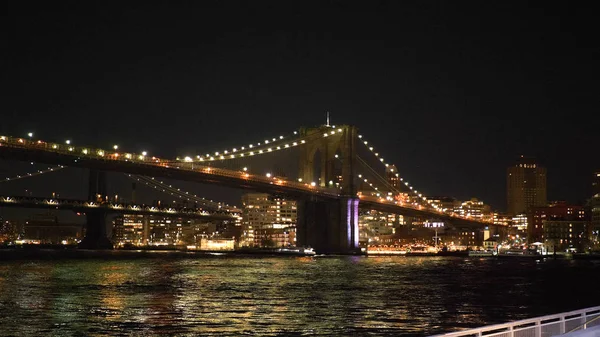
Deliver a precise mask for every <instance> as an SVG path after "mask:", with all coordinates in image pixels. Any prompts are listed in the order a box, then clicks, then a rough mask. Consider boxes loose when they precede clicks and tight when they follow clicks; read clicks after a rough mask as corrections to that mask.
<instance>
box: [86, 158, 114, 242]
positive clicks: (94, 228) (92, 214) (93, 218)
mask: <svg viewBox="0 0 600 337" xmlns="http://www.w3.org/2000/svg"><path fill="white" fill-rule="evenodd" d="M89 173H90V174H89V179H88V183H89V185H88V200H89V201H93V202H98V203H102V202H103V201H106V200H105V199H106V197H107V182H106V180H107V179H106V172H104V171H99V170H94V169H90V170H89ZM106 215H107V213H106V212H105V211H104V210H101V209H98V210H88V211H86V213H85V216H86V228H85V237H84V238H83V240H81V242H80V243H79V248H83V249H113V244H112V242H111V241H110V240H109V239H108V236H107V235H106Z"/></svg>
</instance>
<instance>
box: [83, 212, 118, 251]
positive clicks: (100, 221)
mask: <svg viewBox="0 0 600 337" xmlns="http://www.w3.org/2000/svg"><path fill="white" fill-rule="evenodd" d="M106 214H107V213H106V212H105V211H103V210H97V211H96V210H92V211H88V212H86V213H85V215H86V218H87V219H86V222H87V224H86V230H85V237H84V238H83V240H82V241H81V242H80V243H79V246H78V247H79V248H82V249H113V244H112V242H110V240H109V239H108V237H107V236H106Z"/></svg>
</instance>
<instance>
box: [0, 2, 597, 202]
mask: <svg viewBox="0 0 600 337" xmlns="http://www.w3.org/2000/svg"><path fill="white" fill-rule="evenodd" d="M11 3H18V4H19V5H15V4H11V5H7V4H6V3H3V4H2V5H0V6H1V7H0V21H1V23H0V25H1V27H0V28H1V30H0V36H1V37H2V39H1V41H2V43H1V45H0V50H1V54H0V62H1V66H2V75H1V76H0V81H1V84H2V86H1V87H0V89H1V91H0V111H1V112H0V114H1V120H0V132H1V133H3V134H9V135H25V134H26V133H27V132H29V131H33V132H35V135H36V137H39V138H42V139H48V140H60V141H62V140H63V139H67V138H69V139H73V141H74V142H76V143H77V144H86V145H95V146H103V147H110V146H111V145H112V144H115V143H117V144H120V145H121V146H122V147H125V148H128V149H129V150H131V151H139V150H140V149H142V148H143V149H148V150H149V151H151V152H152V154H157V155H161V156H167V157H173V156H175V155H177V154H181V153H182V152H185V151H187V150H189V149H198V151H201V152H204V150H213V149H222V148H224V147H225V146H236V145H240V144H247V143H249V142H255V141H258V140H261V139H263V138H264V135H277V134H280V133H284V132H285V133H289V132H290V131H291V130H294V129H297V128H298V127H300V126H315V125H318V124H323V123H324V121H325V111H330V112H331V114H332V122H333V123H334V124H335V123H337V124H353V125H357V126H358V127H359V129H360V133H362V134H364V135H365V137H366V138H368V139H369V140H370V141H371V143H373V144H375V146H377V147H378V150H379V152H380V153H382V154H383V155H384V156H385V158H386V159H388V160H389V161H391V162H394V163H396V165H397V166H398V168H399V170H400V172H401V174H402V175H403V176H404V177H406V179H408V180H409V181H410V182H411V183H412V184H413V185H414V186H416V187H417V188H418V189H419V190H421V191H423V192H425V193H426V194H428V195H450V196H454V197H457V198H459V199H467V198H470V197H478V198H480V199H482V200H483V201H484V202H486V203H489V204H491V205H492V206H493V208H494V209H497V210H501V211H502V210H504V209H505V207H506V206H505V179H506V178H505V174H506V173H505V172H506V167H507V166H508V165H511V164H512V163H513V162H514V161H515V160H516V158H517V157H518V156H519V155H521V154H525V155H529V156H534V157H537V158H538V160H539V162H541V163H542V164H543V165H545V166H546V167H547V168H548V197H549V199H550V200H556V199H561V200H568V201H571V202H579V201H583V200H585V199H586V198H587V197H588V196H589V195H590V185H591V177H592V172H593V171H594V170H597V169H600V156H598V151H597V150H596V149H595V146H594V144H598V134H597V132H598V129H599V125H600V124H599V122H600V118H598V117H597V114H598V111H599V109H598V108H599V97H600V96H599V95H598V85H597V82H596V81H597V78H598V75H599V71H598V66H597V63H598V60H599V59H600V58H599V56H600V55H599V48H598V39H597V34H596V33H594V32H595V31H597V30H598V27H596V26H597V20H596V17H595V15H594V13H595V12H594V11H593V10H592V8H590V7H586V6H587V3H582V2H578V3H571V2H560V3H559V5H560V6H559V5H558V4H557V5H554V4H553V2H548V1H546V2H535V3H534V2H532V3H528V2H525V1H514V2H504V1H502V2H501V1H494V2H492V1H473V2H466V1H461V2H455V1H448V2H441V1H439V2H438V1H436V2H432V1H415V2H408V1H390V2H377V1H363V2H349V1H318V2H310V1H274V2H267V1H247V2H235V1H189V2H186V3H184V4H181V3H179V4H176V3H175V2H166V1H165V2H162V3H159V2H152V3H147V4H142V3H140V4H123V2H97V3H96V4H94V3H93V2H88V1H84V2H71V3H69V2H47V3H46V4H45V5H42V6H41V7H40V6H39V5H38V3H34V2H25V1H20V2H16V1H15V2H11ZM10 166H11V165H9V164H5V165H4V166H3V167H4V168H5V169H7V167H10ZM1 175H2V174H0V176H1ZM211 193H215V195H213V196H211V197H215V198H217V197H222V198H224V199H228V198H231V196H229V197H228V196H224V195H220V194H219V193H220V192H218V191H216V192H214V191H213V192H211ZM223 193H224V192H223ZM234 199H237V196H236V197H235V198H234ZM227 201H230V202H232V201H231V199H229V200H227Z"/></svg>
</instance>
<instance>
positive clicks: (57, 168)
mask: <svg viewBox="0 0 600 337" xmlns="http://www.w3.org/2000/svg"><path fill="white" fill-rule="evenodd" d="M31 164H33V163H31ZM63 168H65V167H64V166H62V165H58V166H54V167H48V168H47V169H45V170H37V171H36V172H31V173H24V174H18V175H16V176H14V177H12V178H4V179H2V180H0V183H3V182H7V181H14V180H19V179H23V178H29V177H34V176H38V175H42V174H44V173H48V172H55V171H58V170H61V169H63Z"/></svg>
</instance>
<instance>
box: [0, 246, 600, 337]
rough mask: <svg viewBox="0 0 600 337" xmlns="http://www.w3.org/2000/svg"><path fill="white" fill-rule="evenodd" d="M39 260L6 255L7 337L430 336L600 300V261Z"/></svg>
mask: <svg viewBox="0 0 600 337" xmlns="http://www.w3.org/2000/svg"><path fill="white" fill-rule="evenodd" d="M36 254H37V255H36ZM36 254H34V255H33V256H27V257H25V256H20V255H19V254H17V253H14V252H13V253H11V254H6V252H1V251H0V259H2V262H1V263H0V334H1V335H3V336H106V335H112V336H115V335H119V336H138V335H143V336H155V335H174V336H198V335H203V336H240V335H253V336H254V335H258V336H305V335H306V336H313V335H319V336H424V335H431V334H434V333H441V332H447V331H453V330H458V329H463V328H467V327H476V326H480V325H486V324H491V323H500V322H505V321H509V320H515V319H522V318H527V317H532V316H539V315H543V314H551V313H556V312H562V311H566V310H573V309H579V308H585V307H590V306H596V305H600V289H599V287H600V286H599V284H600V261H580V260H551V259H548V260H543V261H535V260H530V259H520V258H513V259H486V258H477V259H476V258H456V257H309V258H305V257H302V258H300V257H257V256H199V255H196V254H184V253H173V252H170V253H166V252H156V253H148V252H146V253H138V252H106V253H100V252H93V253H92V252H81V251H80V252H75V253H69V254H66V255H65V254H63V253H61V254H58V253H55V252H52V251H47V252H42V253H36Z"/></svg>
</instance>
